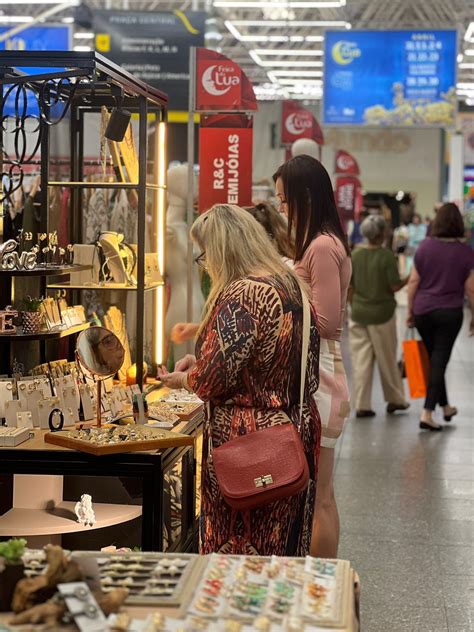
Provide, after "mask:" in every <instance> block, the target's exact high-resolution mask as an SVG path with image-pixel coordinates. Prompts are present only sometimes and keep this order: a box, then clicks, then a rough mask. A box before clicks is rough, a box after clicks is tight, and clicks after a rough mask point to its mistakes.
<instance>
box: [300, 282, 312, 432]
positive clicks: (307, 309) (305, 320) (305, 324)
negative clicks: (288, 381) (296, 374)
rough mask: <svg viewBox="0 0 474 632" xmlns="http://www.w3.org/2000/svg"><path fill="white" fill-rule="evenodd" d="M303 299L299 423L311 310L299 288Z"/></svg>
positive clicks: (301, 412)
mask: <svg viewBox="0 0 474 632" xmlns="http://www.w3.org/2000/svg"><path fill="white" fill-rule="evenodd" d="M301 298H302V299H303V336H302V345H301V377H300V424H301V422H302V420H303V403H304V391H305V386H306V367H307V364H308V351H309V337H310V331H311V311H310V307H309V301H308V297H307V296H306V294H305V293H304V291H303V289H301Z"/></svg>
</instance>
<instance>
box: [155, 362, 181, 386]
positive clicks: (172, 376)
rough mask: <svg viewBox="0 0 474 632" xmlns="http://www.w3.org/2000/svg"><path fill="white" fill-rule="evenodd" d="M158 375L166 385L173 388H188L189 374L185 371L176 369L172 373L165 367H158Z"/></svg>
mask: <svg viewBox="0 0 474 632" xmlns="http://www.w3.org/2000/svg"><path fill="white" fill-rule="evenodd" d="M158 377H159V378H160V379H161V382H162V384H163V385H164V386H167V387H168V388H172V389H179V388H186V386H185V385H186V382H185V380H186V377H187V374H186V373H185V372H184V371H174V372H173V373H170V372H169V371H168V369H166V368H165V367H161V368H159V369H158Z"/></svg>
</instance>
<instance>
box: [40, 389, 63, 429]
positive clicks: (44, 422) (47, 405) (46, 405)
mask: <svg viewBox="0 0 474 632" xmlns="http://www.w3.org/2000/svg"><path fill="white" fill-rule="evenodd" d="M55 408H59V409H60V408H61V402H60V400H59V397H48V398H47V399H42V400H41V401H39V402H38V417H39V425H40V428H43V429H45V430H49V416H50V414H51V411H53V410H54V409H55Z"/></svg>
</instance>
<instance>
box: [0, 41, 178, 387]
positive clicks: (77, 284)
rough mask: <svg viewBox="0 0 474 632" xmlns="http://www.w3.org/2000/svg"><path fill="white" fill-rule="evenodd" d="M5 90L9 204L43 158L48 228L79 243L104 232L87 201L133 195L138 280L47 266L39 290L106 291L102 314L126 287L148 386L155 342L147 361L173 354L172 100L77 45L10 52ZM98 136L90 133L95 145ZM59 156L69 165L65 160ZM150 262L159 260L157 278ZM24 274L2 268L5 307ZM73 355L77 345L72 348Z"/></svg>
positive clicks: (2, 60)
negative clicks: (64, 142) (168, 281)
mask: <svg viewBox="0 0 474 632" xmlns="http://www.w3.org/2000/svg"><path fill="white" fill-rule="evenodd" d="M0 91H1V93H2V97H3V98H2V99H1V101H0V104H1V109H2V111H1V113H0V116H1V117H2V121H4V124H3V125H2V129H1V130H0V142H1V144H2V147H3V148H4V151H3V159H4V161H5V163H6V165H9V171H8V167H7V172H6V177H7V179H9V180H10V184H9V186H6V187H5V186H4V189H3V192H2V193H1V195H0V198H1V200H0V202H1V203H3V206H5V204H8V203H13V200H14V196H15V194H16V191H18V190H19V189H20V187H22V186H23V182H24V181H25V178H27V177H29V175H30V174H31V169H32V165H33V164H35V165H38V162H39V165H38V166H39V169H38V171H37V173H38V178H39V179H40V185H39V191H40V193H41V196H40V222H39V224H40V225H39V227H38V232H42V233H51V231H55V230H56V231H57V232H58V233H60V231H61V229H63V230H67V232H68V234H67V236H66V235H65V234H64V233H63V235H62V237H63V241H64V238H67V242H68V243H71V244H90V243H92V241H93V240H94V239H97V234H95V235H94V237H91V235H90V226H91V225H92V224H91V225H89V226H88V228H87V230H89V233H88V234H86V233H87V230H86V228H85V222H87V221H88V219H89V215H90V213H89V210H90V209H89V208H88V207H87V206H86V205H87V203H88V200H89V198H88V196H90V195H93V194H94V192H95V191H99V190H102V191H103V193H104V194H107V195H110V196H112V199H115V198H114V197H113V196H119V195H127V203H128V212H129V215H128V216H127V217H130V216H131V215H130V209H133V235H134V236H133V241H132V240H131V238H128V240H127V241H128V242H129V243H130V244H132V245H133V247H134V249H135V254H136V265H135V268H134V271H133V277H134V278H135V279H136V285H132V284H130V283H120V278H118V277H117V276H115V277H114V275H113V274H112V275H111V276H112V282H109V281H108V282H107V283H105V284H104V283H101V282H100V281H101V279H102V276H100V277H99V278H98V279H97V278H95V277H93V271H92V270H91V276H90V283H89V282H88V281H89V279H87V277H85V276H84V275H82V276H81V275H77V276H76V277H75V278H71V280H70V281H68V280H67V279H64V280H56V279H54V278H50V279H48V280H46V279H44V278H43V277H44V276H51V277H54V276H60V275H61V276H62V275H63V274H67V273H70V272H73V271H74V272H77V271H79V269H78V268H75V269H74V270H70V271H68V270H61V271H55V270H51V271H49V270H48V271H46V270H45V272H44V274H41V272H40V271H38V272H35V274H38V276H39V277H40V279H41V281H40V287H39V290H38V294H35V295H38V296H46V293H47V292H49V291H65V292H66V298H67V301H68V303H69V304H71V305H85V304H88V303H87V301H89V300H90V293H91V291H92V292H96V291H97V290H100V292H99V293H97V294H96V296H99V297H100V298H99V299H97V300H98V301H100V303H101V307H100V308H99V309H98V310H97V311H99V312H102V311H103V313H106V311H107V308H108V307H110V306H111V305H116V304H117V300H116V299H115V298H114V297H115V296H116V295H115V294H114V293H115V292H116V291H117V290H118V291H122V290H125V292H123V293H122V294H121V295H120V297H121V298H120V299H119V300H120V302H121V304H120V309H121V311H122V314H126V316H127V320H126V334H125V335H127V336H128V337H129V338H130V340H132V341H133V342H134V344H131V347H132V351H133V355H132V358H131V360H132V363H135V364H136V365H137V367H138V370H137V383H138V384H140V385H141V384H142V383H143V362H144V359H145V346H146V347H147V358H146V360H147V362H148V363H150V360H151V364H152V365H154V366H155V367H156V366H159V365H161V364H162V362H163V353H164V320H165V303H166V301H165V287H164V282H163V279H164V278H165V250H164V249H165V233H166V220H165V211H166V173H167V161H166V153H167V149H166V144H167V110H168V98H167V96H166V94H164V93H163V92H161V91H160V90H158V89H157V88H154V87H152V86H150V85H148V84H146V83H144V82H143V81H141V80H139V79H137V78H136V77H134V76H133V75H132V74H130V73H129V72H127V71H126V70H124V69H123V68H121V67H120V66H117V65H116V64H114V63H113V62H111V61H109V60H108V59H106V58H105V57H103V56H102V55H99V54H97V53H95V52H75V51H14V50H12V51H2V55H1V57H0ZM20 102H21V107H20V105H19V104H20ZM118 113H119V114H120V116H119V117H118V116H117V114H118ZM127 113H130V116H129V120H128V121H127V116H128V114H127ZM124 114H125V117H124ZM94 118H95V122H94ZM124 118H125V125H124V126H123V129H122V130H117V127H116V123H117V120H118V119H122V120H123V119H124ZM104 119H105V121H106V124H105V125H103V123H104ZM35 121H36V123H37V125H36V126H35V125H34V122H35ZM97 121H99V122H100V131H99V135H98V137H97V136H96V137H95V139H94V141H95V142H96V141H97V140H98V141H99V143H98V145H97V147H98V148H100V149H99V152H98V153H100V155H97V156H92V158H94V160H95V162H96V164H97V172H96V173H95V176H97V177H94V178H89V175H90V171H88V170H90V168H91V167H90V165H91V156H89V155H87V160H86V153H87V152H88V151H89V149H87V143H86V138H85V137H86V132H87V133H89V132H90V130H91V129H95V128H94V125H95V126H96V127H97ZM114 125H115V127H114ZM58 130H59V131H58ZM27 132H28V133H27ZM55 134H56V135H57V136H58V137H59V136H60V137H61V138H64V137H67V138H69V141H70V142H69V150H68V151H69V156H68V160H66V161H64V155H63V154H61V155H55V154H54V151H56V149H55V144H54V140H55V136H54V135H55ZM90 140H91V139H90V133H89V140H88V141H87V142H88V143H89V146H90ZM25 143H26V146H25ZM59 144H61V143H59ZM107 154H110V159H109V157H108V156H107ZM58 161H59V162H60V163H61V169H59V168H58V166H57V165H58ZM65 162H66V163H67V164H66V165H65V164H64V163H65ZM92 162H93V161H92ZM64 167H66V168H64ZM61 196H62V197H61ZM58 197H59V198H61V201H60V204H61V203H62V201H63V200H67V203H66V204H67V206H66V208H67V210H66V211H65V214H66V219H67V221H65V222H62V223H61V220H60V219H59V218H60V217H61V218H62V217H63V213H64V211H63V207H61V211H60V213H58V212H55V213H53V212H52V207H53V206H54V204H53V202H54V200H55V199H56V200H57V199H58ZM56 208H57V205H56ZM52 215H53V217H52ZM109 220H110V218H109ZM131 224H132V221H128V220H125V221H122V224H120V229H117V228H116V227H114V228H112V227H111V226H105V227H104V225H103V224H102V225H101V227H100V228H99V229H98V230H99V231H106V232H107V231H116V232H123V233H125V232H126V231H127V230H129V231H130V232H132V228H130V225H131ZM65 225H67V226H66V229H65V228H64V226H65ZM94 226H95V225H94ZM94 230H95V229H94ZM60 237H61V236H60ZM59 243H60V244H61V239H60V241H59ZM150 258H151V259H150ZM149 260H151V261H153V264H152V265H151V270H152V275H151V276H150V275H149ZM78 262H79V263H82V262H81V261H79V260H78ZM86 263H87V262H86ZM101 263H102V262H101ZM102 268H103V266H101V274H102ZM25 274H26V273H25ZM85 274H86V275H87V271H85ZM22 275H23V273H21V274H18V275H16V274H14V273H11V274H10V275H8V274H5V273H4V274H2V273H1V272H0V295H1V296H2V299H3V298H5V304H14V299H15V291H14V290H15V288H14V277H15V276H22ZM3 277H5V278H3ZM97 281H98V282H97ZM106 291H110V292H111V294H109V295H108V294H107V292H106ZM102 308H103V309H102ZM91 309H92V308H91ZM96 309H97V308H96ZM96 309H94V310H93V311H96ZM1 341H2V339H0V345H2V347H5V346H6V345H8V344H10V343H9V341H7V339H6V338H3V342H1ZM6 351H7V352H6V353H4V354H2V355H3V357H4V358H7V357H8V362H9V363H10V364H11V360H12V354H11V350H10V349H7V350H6ZM72 352H73V348H72V347H71V346H70V350H69V354H70V355H71V353H72ZM46 355H47V354H46V351H45V347H44V346H43V347H42V351H41V354H40V360H41V361H44V360H48V358H47V357H45V356H46ZM4 364H6V362H5V363H4ZM7 372H8V367H7V366H1V367H0V373H7Z"/></svg>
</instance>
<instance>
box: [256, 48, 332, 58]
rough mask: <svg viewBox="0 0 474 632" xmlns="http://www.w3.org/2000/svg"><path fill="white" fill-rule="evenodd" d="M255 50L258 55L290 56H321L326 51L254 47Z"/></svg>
mask: <svg viewBox="0 0 474 632" xmlns="http://www.w3.org/2000/svg"><path fill="white" fill-rule="evenodd" d="M253 52H254V53H255V54H256V55H258V56H259V57H260V56H261V55H263V56H265V55H288V56H292V55H295V56H302V57H321V56H322V55H323V54H324V53H323V51H322V50H301V49H296V50H295V49H293V48H280V49H279V48H254V49H253Z"/></svg>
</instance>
